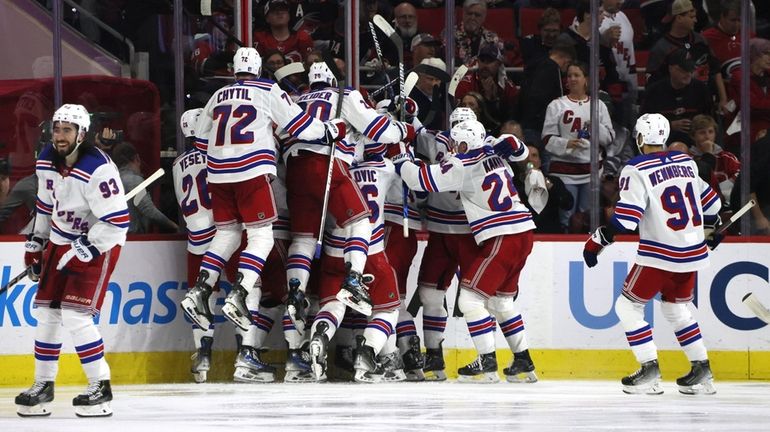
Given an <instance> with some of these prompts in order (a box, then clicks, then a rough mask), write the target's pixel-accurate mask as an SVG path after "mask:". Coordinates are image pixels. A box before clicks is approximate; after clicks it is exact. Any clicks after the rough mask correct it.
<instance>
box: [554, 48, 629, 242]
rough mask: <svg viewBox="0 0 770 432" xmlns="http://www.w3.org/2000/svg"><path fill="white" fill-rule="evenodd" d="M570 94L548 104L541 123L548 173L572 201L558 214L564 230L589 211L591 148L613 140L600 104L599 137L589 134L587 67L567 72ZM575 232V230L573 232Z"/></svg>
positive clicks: (571, 67) (576, 65)
mask: <svg viewBox="0 0 770 432" xmlns="http://www.w3.org/2000/svg"><path fill="white" fill-rule="evenodd" d="M567 86H568V87H569V94H568V95H567V96H562V97H560V98H558V99H555V100H553V101H552V102H551V103H550V104H548V109H547V111H546V114H545V123H544V124H543V142H544V143H545V149H546V151H547V152H549V153H550V154H551V163H550V165H549V168H548V170H549V172H550V173H551V174H552V175H554V176H557V177H559V178H561V179H562V181H563V182H564V184H565V186H566V188H567V190H568V191H569V192H570V194H572V197H573V198H574V199H575V203H574V204H573V206H572V208H571V209H568V210H563V211H561V212H560V215H559V220H560V222H561V224H562V226H563V227H565V228H567V227H569V226H571V225H572V221H571V218H572V216H573V215H574V214H575V213H577V212H580V213H585V212H586V211H588V206H589V201H590V199H589V198H590V190H589V180H590V176H591V163H590V162H591V145H598V146H600V148H602V149H604V148H606V147H607V146H608V145H609V144H610V143H612V140H613V139H614V138H615V131H614V129H613V127H612V120H611V119H610V113H609V111H608V110H607V107H606V106H605V105H604V104H603V103H600V104H599V119H598V121H599V136H598V137H594V138H592V137H591V135H590V122H591V110H590V96H589V89H588V68H587V66H586V65H585V64H584V63H573V64H571V65H569V67H568V69H567ZM573 232H576V231H573Z"/></svg>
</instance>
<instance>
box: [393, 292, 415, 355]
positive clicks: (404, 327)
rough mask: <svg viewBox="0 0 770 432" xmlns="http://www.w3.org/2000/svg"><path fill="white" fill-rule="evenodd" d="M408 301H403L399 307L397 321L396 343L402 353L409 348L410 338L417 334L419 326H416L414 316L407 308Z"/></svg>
mask: <svg viewBox="0 0 770 432" xmlns="http://www.w3.org/2000/svg"><path fill="white" fill-rule="evenodd" d="M406 307H407V304H406V302H403V301H402V302H401V306H399V308H398V322H397V323H396V341H395V342H396V343H398V348H399V351H401V353H405V352H407V351H408V350H409V339H410V338H411V337H412V336H416V335H417V328H416V327H415V326H414V317H413V316H412V314H410V313H409V311H407V310H406Z"/></svg>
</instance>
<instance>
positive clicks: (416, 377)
mask: <svg viewBox="0 0 770 432" xmlns="http://www.w3.org/2000/svg"><path fill="white" fill-rule="evenodd" d="M402 360H403V363H404V372H405V373H406V380H407V381H425V373H424V372H423V371H422V368H423V367H424V366H425V357H424V356H423V355H422V351H420V337H419V336H417V335H413V336H410V337H409V349H408V350H407V351H406V352H405V353H404V355H403V356H402Z"/></svg>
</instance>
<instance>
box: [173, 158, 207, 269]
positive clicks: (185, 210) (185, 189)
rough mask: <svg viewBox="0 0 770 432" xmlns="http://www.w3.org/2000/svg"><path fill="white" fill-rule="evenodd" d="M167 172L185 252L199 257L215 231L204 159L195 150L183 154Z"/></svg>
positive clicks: (204, 251)
mask: <svg viewBox="0 0 770 432" xmlns="http://www.w3.org/2000/svg"><path fill="white" fill-rule="evenodd" d="M171 170H172V173H173V176H174V193H175V194H176V201H177V203H178V204H179V208H180V209H181V210H182V216H183V217H184V222H185V225H187V251H188V252H190V253H192V254H195V255H203V254H204V253H206V250H207V249H208V247H209V243H211V239H213V238H214V234H216V231H217V230H216V228H215V227H214V213H213V212H212V211H211V194H209V191H208V181H207V180H206V176H207V172H206V155H205V154H203V153H201V152H200V151H199V150H198V149H195V148H193V149H190V150H187V151H186V152H184V153H182V154H181V155H179V156H178V157H177V158H176V160H174V164H173V167H172V169H171Z"/></svg>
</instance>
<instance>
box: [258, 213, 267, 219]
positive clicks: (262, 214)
mask: <svg viewBox="0 0 770 432" xmlns="http://www.w3.org/2000/svg"><path fill="white" fill-rule="evenodd" d="M257 218H258V219H264V218H265V212H259V213H257Z"/></svg>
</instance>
